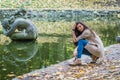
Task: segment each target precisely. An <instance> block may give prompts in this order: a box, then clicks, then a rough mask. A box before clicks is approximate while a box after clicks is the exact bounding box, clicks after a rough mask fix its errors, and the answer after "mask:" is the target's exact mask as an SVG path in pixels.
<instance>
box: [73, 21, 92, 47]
mask: <svg viewBox="0 0 120 80" xmlns="http://www.w3.org/2000/svg"><path fill="white" fill-rule="evenodd" d="M78 24H81V25H82V26H83V27H84V29H83V31H84V30H85V29H89V30H90V31H91V33H93V31H92V30H91V29H90V28H89V27H88V26H86V25H85V24H84V23H82V22H76V23H75V35H76V37H78V36H80V35H81V34H82V33H83V31H79V30H78V29H77V25H78ZM77 44H78V43H77V42H74V45H75V46H77Z"/></svg>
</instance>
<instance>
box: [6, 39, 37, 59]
mask: <svg viewBox="0 0 120 80" xmlns="http://www.w3.org/2000/svg"><path fill="white" fill-rule="evenodd" d="M37 51H38V46H37V42H36V41H31V42H30V41H28V42H23V41H22V42H21V41H12V42H11V43H9V44H8V45H4V52H5V53H7V54H10V55H9V56H11V57H12V58H13V59H14V60H16V61H28V60H30V59H31V58H32V57H34V56H35V54H36V53H37ZM6 57H7V58H6ZM4 58H6V59H5V60H7V59H9V57H8V56H4Z"/></svg>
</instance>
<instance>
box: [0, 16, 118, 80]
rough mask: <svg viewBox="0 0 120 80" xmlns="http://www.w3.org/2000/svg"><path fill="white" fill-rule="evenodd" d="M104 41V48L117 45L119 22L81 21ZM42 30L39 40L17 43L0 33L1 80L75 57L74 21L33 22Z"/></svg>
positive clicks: (102, 20)
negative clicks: (73, 41) (72, 33)
mask: <svg viewBox="0 0 120 80" xmlns="http://www.w3.org/2000/svg"><path fill="white" fill-rule="evenodd" d="M82 21H83V22H84V23H85V24H86V25H89V26H91V28H92V29H94V30H95V31H96V32H97V33H98V34H99V35H100V37H101V38H102V41H103V43H104V46H109V45H111V44H115V43H116V41H115V37H116V36H118V35H120V21H119V19H110V20H109V18H105V19H104V18H101V19H97V18H96V19H91V20H86V21H85V20H82ZM34 22H35V24H36V26H37V27H38V30H39V37H38V39H37V40H36V41H29V42H17V41H11V40H10V39H9V38H7V37H5V36H4V35H2V34H0V80H10V79H11V78H13V77H15V76H18V75H22V74H25V73H28V72H31V71H33V70H36V69H40V68H44V67H47V66H49V65H52V64H56V63H58V62H61V61H64V60H66V59H69V58H72V52H73V49H74V45H73V43H72V35H71V28H72V27H71V26H72V24H73V22H66V21H59V22H47V21H43V22H42V21H34Z"/></svg>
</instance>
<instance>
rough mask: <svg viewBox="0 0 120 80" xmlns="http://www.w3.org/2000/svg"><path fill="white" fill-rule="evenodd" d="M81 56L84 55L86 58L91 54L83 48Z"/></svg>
mask: <svg viewBox="0 0 120 80" xmlns="http://www.w3.org/2000/svg"><path fill="white" fill-rule="evenodd" d="M82 54H85V55H88V56H91V55H92V54H91V53H90V52H89V51H88V50H87V49H85V48H83V52H82Z"/></svg>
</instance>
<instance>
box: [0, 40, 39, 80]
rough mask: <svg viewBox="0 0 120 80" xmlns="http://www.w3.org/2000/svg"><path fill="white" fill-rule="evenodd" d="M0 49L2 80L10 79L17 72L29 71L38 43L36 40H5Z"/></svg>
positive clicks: (0, 74)
mask: <svg viewBox="0 0 120 80" xmlns="http://www.w3.org/2000/svg"><path fill="white" fill-rule="evenodd" d="M0 47H1V45H0ZM0 50H1V51H0V53H1V54H0V55H1V56H0V65H1V66H0V71H1V73H0V80H8V79H10V78H12V77H14V76H16V75H17V74H21V73H22V72H26V71H29V65H28V63H29V62H30V61H31V59H32V58H33V57H34V56H35V55H36V53H37V51H38V44H37V42H36V41H30V42H18V41H12V42H10V43H9V42H5V43H4V45H2V47H1V48H0Z"/></svg>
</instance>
